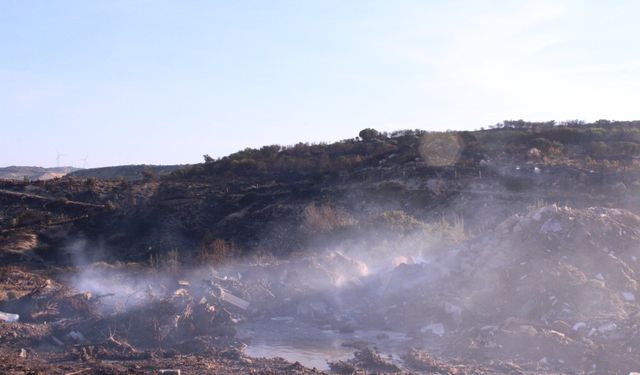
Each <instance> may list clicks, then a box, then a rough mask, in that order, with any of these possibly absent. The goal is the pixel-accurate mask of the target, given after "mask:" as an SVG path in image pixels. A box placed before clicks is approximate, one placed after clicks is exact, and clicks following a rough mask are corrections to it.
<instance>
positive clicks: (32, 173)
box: [0, 165, 80, 181]
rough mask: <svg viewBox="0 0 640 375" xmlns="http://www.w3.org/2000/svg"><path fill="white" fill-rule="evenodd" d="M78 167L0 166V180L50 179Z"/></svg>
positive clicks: (75, 169)
mask: <svg viewBox="0 0 640 375" xmlns="http://www.w3.org/2000/svg"><path fill="white" fill-rule="evenodd" d="M79 169H80V168H74V167H51V168H44V167H31V166H15V165H13V166H9V167H0V179H1V180H23V179H25V178H27V179H29V180H31V181H35V180H50V179H52V178H57V177H62V176H65V175H66V174H68V173H71V172H73V171H77V170H79Z"/></svg>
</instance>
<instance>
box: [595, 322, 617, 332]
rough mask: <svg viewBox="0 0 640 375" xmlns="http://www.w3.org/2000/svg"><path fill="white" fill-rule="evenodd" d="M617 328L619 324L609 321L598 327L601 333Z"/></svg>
mask: <svg viewBox="0 0 640 375" xmlns="http://www.w3.org/2000/svg"><path fill="white" fill-rule="evenodd" d="M616 328H618V326H617V325H616V324H615V323H613V322H609V323H606V324H603V325H601V326H600V327H598V332H600V333H605V332H611V331H615V329H616Z"/></svg>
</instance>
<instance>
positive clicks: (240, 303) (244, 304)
mask: <svg viewBox="0 0 640 375" xmlns="http://www.w3.org/2000/svg"><path fill="white" fill-rule="evenodd" d="M220 290H221V292H222V293H220V299H221V300H223V301H225V302H228V303H230V304H232V305H234V306H236V307H239V308H241V309H243V310H246V309H247V308H248V307H249V301H245V300H243V299H242V298H240V297H236V296H234V295H233V294H231V293H229V292H228V291H226V290H224V289H222V288H220Z"/></svg>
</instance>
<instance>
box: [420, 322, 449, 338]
mask: <svg viewBox="0 0 640 375" xmlns="http://www.w3.org/2000/svg"><path fill="white" fill-rule="evenodd" d="M429 331H431V333H433V334H434V335H438V336H440V337H442V336H443V335H444V332H445V330H444V325H442V323H431V324H429V325H428V326H424V327H422V328H421V329H420V332H422V333H426V332H429Z"/></svg>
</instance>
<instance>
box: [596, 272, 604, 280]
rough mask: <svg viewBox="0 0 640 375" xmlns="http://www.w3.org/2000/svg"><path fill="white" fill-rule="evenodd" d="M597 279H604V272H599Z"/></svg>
mask: <svg viewBox="0 0 640 375" xmlns="http://www.w3.org/2000/svg"><path fill="white" fill-rule="evenodd" d="M596 279H598V280H604V276H602V274H601V273H598V274H597V275H596Z"/></svg>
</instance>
